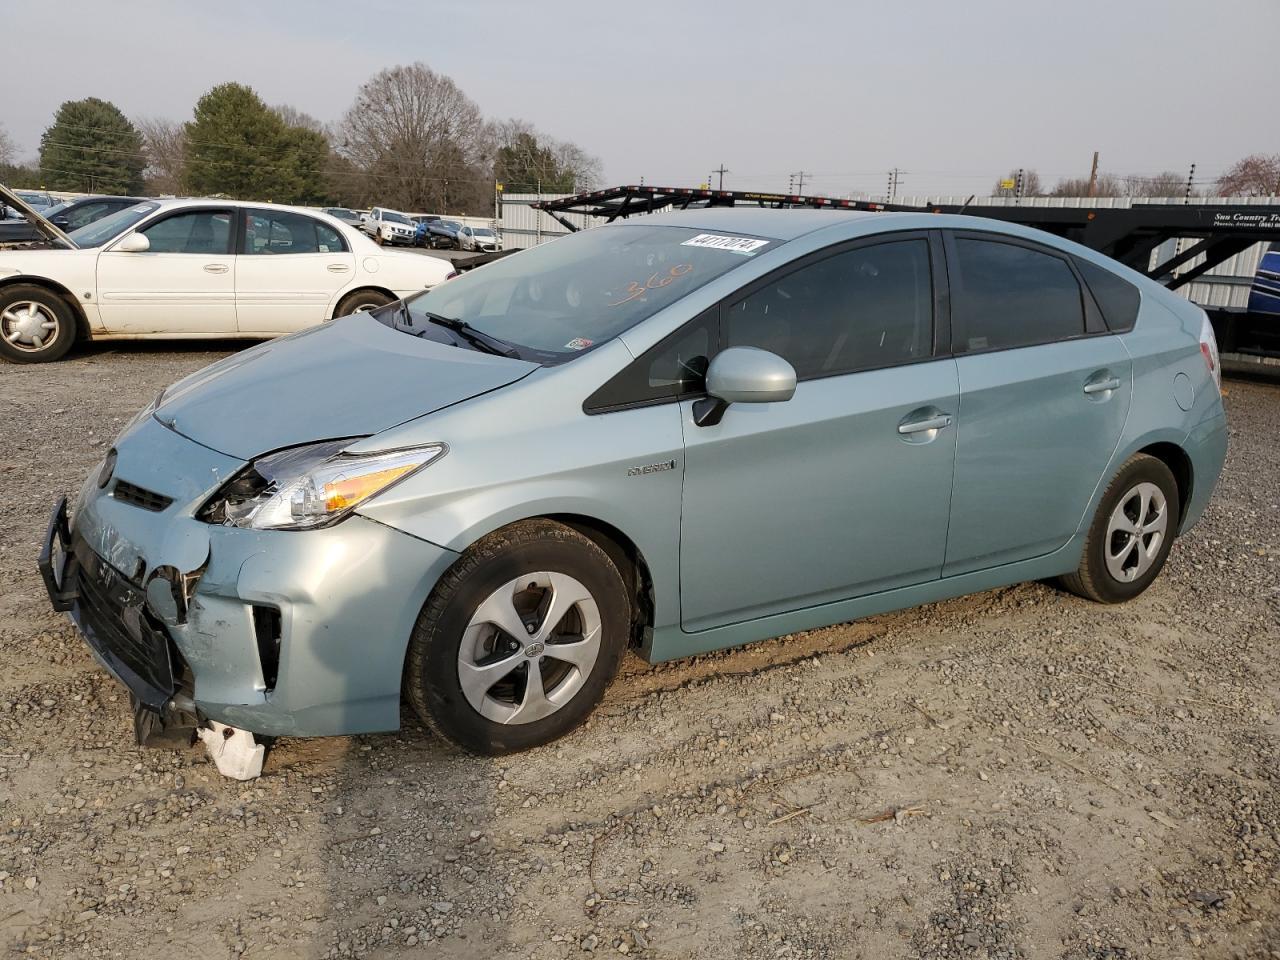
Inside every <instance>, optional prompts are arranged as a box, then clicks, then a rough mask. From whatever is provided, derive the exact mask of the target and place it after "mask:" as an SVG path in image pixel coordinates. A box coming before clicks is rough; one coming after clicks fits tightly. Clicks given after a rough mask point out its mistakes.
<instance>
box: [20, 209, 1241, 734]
mask: <svg viewBox="0 0 1280 960" xmlns="http://www.w3.org/2000/svg"><path fill="white" fill-rule="evenodd" d="M1217 360H1218V358H1217V353H1216V346H1215V343H1214V339H1213V333H1212V330H1211V328H1210V326H1209V323H1208V322H1207V318H1206V317H1205V314H1204V312H1203V311H1202V310H1201V309H1200V308H1199V307H1197V306H1195V305H1194V304H1192V303H1190V302H1189V301H1187V300H1183V299H1181V298H1179V297H1178V296H1177V295H1175V294H1172V293H1170V292H1169V291H1168V290H1166V289H1164V288H1163V287H1161V286H1160V285H1158V284H1156V283H1154V282H1153V281H1151V280H1149V279H1147V278H1146V277H1144V276H1142V275H1141V274H1138V273H1135V272H1134V271H1132V270H1129V269H1128V268H1126V267H1123V266H1121V265H1120V264H1118V263H1116V262H1114V261H1112V260H1109V259H1107V258H1106V257H1103V256H1101V255H1100V254H1098V253H1095V252H1094V251H1092V250H1089V249H1087V248H1085V247H1083V246H1080V245H1077V244H1074V243H1071V242H1068V241H1066V240H1062V239H1059V238H1056V237H1053V236H1050V235H1048V234H1045V233H1041V232H1038V231H1035V230H1031V229H1027V228H1025V227H1020V226H1017V225H1014V224H1009V223H1004V222H998V221H989V220H984V219H980V218H974V217H963V216H943V215H931V214H923V213H883V214H856V213H837V212H832V211H780V210H756V211H746V210H740V209H739V210H734V209H717V208H711V209H704V210H698V211H693V210H690V211H686V212H683V213H676V214H668V215H655V216H651V217H644V218H638V219H636V220H633V221H627V222H621V223H617V224H613V225H608V226H601V227H598V228H595V229H591V230H583V231H581V232H580V233H575V234H571V235H569V236H566V237H564V238H562V239H558V240H555V241H554V242H552V243H548V244H545V245H542V246H539V247H535V248H533V249H530V250H526V251H522V252H520V253H518V254H516V255H514V256H511V257H507V258H506V259H503V260H499V261H497V262H495V263H492V264H489V265H486V266H484V267H482V268H480V269H479V270H475V271H472V272H470V273H468V274H465V275H463V276H462V277H461V278H459V279H457V280H455V281H451V282H450V283H447V284H445V285H443V286H439V287H435V288H433V289H432V290H430V291H428V292H426V293H423V294H420V295H417V296H414V297H411V298H409V299H407V300H405V301H404V302H403V303H402V304H396V305H393V306H389V307H385V308H382V309H379V310H376V311H374V312H373V313H371V314H369V315H363V316H355V317H348V318H345V319H343V320H341V321H338V322H336V323H333V324H330V325H326V326H324V327H321V328H318V329H316V330H314V331H312V332H310V333H309V334H308V335H307V336H303V337H296V338H290V339H287V340H283V341H278V342H274V343H268V344H263V345H260V346H258V347H255V348H253V349H252V350H249V351H246V352H243V353H240V354H237V355H236V356H233V357H230V358H228V359H226V360H223V361H221V362H219V363H216V364H214V365H213V366H211V367H208V368H206V369H205V370H203V371H200V372H199V373H196V374H193V375H192V376H190V377H188V378H186V379H185V380H182V381H179V382H178V383H177V384H176V385H174V386H173V387H170V388H169V389H167V390H165V391H163V392H162V393H161V394H160V395H159V396H158V397H157V398H156V399H155V401H154V402H153V403H152V404H151V405H150V406H148V407H147V408H146V409H145V410H143V411H141V412H140V413H139V414H138V416H137V417H136V418H135V419H134V420H133V421H132V422H131V423H130V424H129V425H128V426H127V427H126V428H125V430H124V431H123V432H122V433H121V434H120V436H119V437H118V438H117V439H116V440H115V442H114V444H113V445H112V447H111V448H110V450H109V452H108V453H107V457H106V459H105V460H104V461H103V462H102V464H101V465H99V466H98V467H96V468H95V469H94V471H93V472H92V473H91V474H90V476H89V478H88V480H87V481H86V483H85V484H84V486H83V488H82V490H81V493H80V495H79V499H78V500H77V502H76V505H75V509H74V511H73V512H72V513H70V514H69V515H68V513H67V508H66V501H65V500H63V501H60V503H59V504H58V506H57V507H56V509H55V512H54V518H53V521H52V523H51V524H50V527H49V531H48V534H47V538H46V542H45V550H44V553H43V554H42V559H41V568H42V570H43V572H44V575H45V578H46V583H47V584H48V587H49V590H50V595H51V597H52V599H53V603H54V604H55V606H57V607H58V608H59V609H65V610H69V611H70V613H71V616H72V618H73V619H74V620H75V621H76V622H77V623H78V624H79V625H80V628H81V630H82V631H83V632H84V634H85V636H86V638H87V639H88V642H89V643H90V645H91V646H92V647H93V648H94V650H95V651H96V652H97V654H98V656H99V658H100V659H101V660H102V662H103V663H105V664H106V665H107V667H108V668H109V669H110V670H112V671H113V672H114V673H115V674H116V676H117V677H118V678H119V679H120V680H121V681H122V682H124V683H125V684H126V685H127V686H128V687H129V689H130V691H131V692H132V693H133V695H134V697H135V698H136V699H137V702H138V703H139V704H141V709H142V710H143V711H145V712H144V714H143V716H144V717H145V718H149V721H148V722H150V723H151V724H152V725H153V726H156V725H158V726H159V728H161V729H164V730H166V731H169V732H172V731H174V730H177V731H179V732H181V731H183V730H187V729H189V728H193V727H196V726H202V727H208V726H209V725H210V724H221V725H226V726H225V727H222V726H217V727H213V728H212V729H213V730H215V731H217V734H216V735H217V736H219V737H221V736H226V737H228V738H230V739H229V740H228V741H227V742H228V743H231V742H232V741H235V742H243V741H247V743H248V744H250V745H252V744H253V738H252V735H266V736H274V735H289V736H317V735H327V734H356V733H366V732H371V731H379V730H393V729H395V728H397V727H398V726H399V723H400V717H401V712H400V708H401V692H402V691H403V692H404V694H405V696H406V698H407V700H408V702H409V704H411V705H412V707H413V708H414V709H415V710H416V711H417V712H418V714H419V715H420V716H421V717H422V718H423V719H424V720H425V721H426V723H427V724H429V725H430V726H431V728H432V729H433V730H435V731H437V732H438V733H439V734H441V735H442V736H444V737H445V738H447V739H448V740H450V741H452V742H454V743H456V744H460V745H461V746H463V747H465V748H467V749H469V750H473V751H476V752H479V753H486V754H499V753H505V752H508V751H513V750H520V749H523V748H526V747H532V746H535V745H538V744H543V743H546V742H548V741H550V740H552V739H554V738H556V737H559V736H562V735H564V734H565V733H567V732H568V731H570V730H572V729H573V728H574V727H576V726H577V725H578V724H579V723H581V722H582V721H583V720H584V719H585V718H586V717H587V715H588V714H589V713H590V712H591V711H592V709H593V708H594V707H595V705H596V704H597V702H598V701H599V700H600V699H601V697H602V695H603V694H604V691H605V687H606V686H607V685H608V683H609V681H610V679H611V678H612V677H613V675H614V673H615V672H616V670H617V669H618V665H619V663H620V662H621V659H622V657H623V654H624V653H625V652H626V650H627V649H628V648H635V649H636V650H637V651H638V652H639V653H640V654H641V655H642V656H644V657H646V658H648V659H649V660H651V661H663V660H670V659H672V658H676V657H686V656H691V655H694V654H700V653H704V652H707V651H711V650H716V649H720V648H723V647H729V646H734V645H737V644H742V643H746V642H749V641H753V640H758V639H762V638H766V637H773V636H778V635H780V634H786V633H790V632H793V631H799V630H810V629H814V628H817V627H821V626H824V625H827V624H832V623H837V622H840V621H844V620H849V619H852V618H856V617H865V616H869V615H874V614H879V613H883V612H885V611H889V610H895V609H898V608H902V607H908V606H911V605H914V604H921V603H931V602H934V601H938V600H941V599H944V598H947V597H954V596H958V595H961V594H966V593H971V592H974V591H980V590H987V589H991V588H993V587H999V586H1003V585H1006V584H1011V583H1015V582H1018V581H1022V580H1039V579H1044V578H1052V577H1057V578H1059V582H1060V583H1061V584H1062V585H1063V586H1064V587H1065V588H1066V589H1067V590H1070V591H1072V592H1075V593H1078V594H1080V595H1082V596H1085V597H1088V598H1090V599H1092V600H1095V601H1098V602H1102V603H1115V602H1120V601H1124V600H1128V599H1130V598H1132V597H1135V596H1137V595H1138V594H1140V593H1141V592H1142V591H1144V590H1145V589H1147V587H1149V586H1150V585H1151V583H1152V581H1153V580H1154V579H1155V578H1156V576H1157V574H1158V573H1159V572H1160V570H1161V568H1162V567H1163V565H1164V563H1165V560H1166V558H1167V557H1168V556H1169V551H1170V549H1171V548H1172V546H1173V542H1174V539H1175V537H1177V536H1179V535H1180V534H1183V533H1185V532H1186V531H1187V530H1188V529H1189V528H1191V526H1192V525H1193V524H1195V522H1196V521H1197V520H1198V519H1199V518H1200V516H1201V513H1202V511H1203V510H1204V508H1205V504H1206V503H1207V502H1208V500H1209V497H1210V495H1211V493H1212V492H1213V488H1214V484H1215V482H1216V481H1217V478H1218V474H1219V471H1220V470H1221V468H1222V464H1223V459H1224V456H1225V452H1226V443H1227V430H1226V418H1225V414H1224V412H1223V405H1222V400H1221V398H1220V395H1219V391H1220V385H1219V379H1218V378H1219V373H1218V364H1217ZM319 384H323V385H324V388H323V389H324V393H323V396H322V397H321V396H319V395H318V394H317V392H316V391H317V389H318V385H319ZM64 553H65V555H67V556H69V557H70V559H69V560H66V561H64V560H62V559H60V558H61V557H62V556H63V555H64ZM144 610H145V611H146V613H145V614H144V612H143V611H144ZM1045 642H1046V644H1052V642H1053V641H1052V640H1051V639H1050V638H1046V640H1045ZM1051 652H1052V651H1051V650H1046V655H1048V654H1050V653H1051ZM207 735H208V736H213V735H214V734H207ZM219 742H221V741H219ZM227 749H228V750H231V749H232V748H231V747H228V748H227Z"/></svg>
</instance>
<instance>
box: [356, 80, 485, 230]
mask: <svg viewBox="0 0 1280 960" xmlns="http://www.w3.org/2000/svg"><path fill="white" fill-rule="evenodd" d="M338 129H339V137H340V139H339V142H338V144H337V146H338V149H339V151H340V152H341V153H343V154H344V155H345V156H346V157H347V158H348V159H349V160H351V161H352V162H353V163H354V164H355V165H356V166H357V167H358V168H360V169H361V170H362V171H364V173H365V174H366V175H367V177H368V183H369V186H370V188H371V189H372V190H374V191H376V196H377V197H378V198H379V199H378V201H377V202H379V203H382V204H386V205H387V206H394V207H400V208H402V209H406V210H439V211H442V212H443V211H457V210H465V209H467V208H468V207H472V208H473V209H479V208H480V206H481V205H482V204H484V203H487V202H488V200H489V198H491V197H492V191H493V186H492V181H491V178H490V177H489V175H488V174H489V166H488V165H489V163H490V162H491V159H492V158H491V156H489V154H488V152H487V151H488V146H489V140H488V138H487V136H486V130H485V123H484V120H483V118H482V116H481V114H480V108H479V107H478V106H476V104H475V103H474V102H473V101H472V100H471V99H470V98H469V97H467V95H466V94H464V93H463V92H462V91H461V90H460V89H459V88H458V86H457V84H455V83H454V82H453V81H452V80H451V79H449V78H448V77H446V76H443V75H441V74H438V73H436V72H435V71H434V70H432V69H430V68H429V67H427V66H426V65H425V64H422V63H415V64H413V65H411V66H407V67H392V68H390V69H387V70H383V71H382V72H381V73H378V74H376V75H375V76H374V77H372V78H371V79H370V80H368V81H367V82H366V83H365V84H364V85H363V86H362V87H360V89H359V91H358V92H357V94H356V100H355V103H353V104H352V105H351V108H350V109H349V110H347V112H346V114H345V116H344V117H343V119H342V123H341V124H340V125H339V128H338Z"/></svg>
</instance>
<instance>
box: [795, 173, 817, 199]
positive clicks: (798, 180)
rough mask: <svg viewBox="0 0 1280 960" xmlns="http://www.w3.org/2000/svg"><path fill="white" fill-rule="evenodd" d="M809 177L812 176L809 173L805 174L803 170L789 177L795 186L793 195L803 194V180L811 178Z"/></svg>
mask: <svg viewBox="0 0 1280 960" xmlns="http://www.w3.org/2000/svg"><path fill="white" fill-rule="evenodd" d="M811 176H813V174H811V173H805V172H804V171H803V170H801V171H799V172H797V173H793V174H792V175H791V177H792V182H793V183H794V184H795V193H797V194H803V193H804V178H805V177H811Z"/></svg>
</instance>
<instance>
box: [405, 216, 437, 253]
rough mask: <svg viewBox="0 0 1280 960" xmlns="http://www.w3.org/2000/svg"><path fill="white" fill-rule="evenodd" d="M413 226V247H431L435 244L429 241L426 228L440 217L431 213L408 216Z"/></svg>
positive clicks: (429, 234)
mask: <svg viewBox="0 0 1280 960" xmlns="http://www.w3.org/2000/svg"><path fill="white" fill-rule="evenodd" d="M409 219H411V220H412V221H413V222H414V224H415V226H414V228H413V245H414V246H415V247H433V246H435V244H433V243H432V242H431V233H430V230H429V229H428V228H429V227H430V226H431V224H433V223H434V222H435V221H437V220H439V219H440V218H439V217H437V216H434V215H433V214H422V215H420V216H417V217H410V218H409Z"/></svg>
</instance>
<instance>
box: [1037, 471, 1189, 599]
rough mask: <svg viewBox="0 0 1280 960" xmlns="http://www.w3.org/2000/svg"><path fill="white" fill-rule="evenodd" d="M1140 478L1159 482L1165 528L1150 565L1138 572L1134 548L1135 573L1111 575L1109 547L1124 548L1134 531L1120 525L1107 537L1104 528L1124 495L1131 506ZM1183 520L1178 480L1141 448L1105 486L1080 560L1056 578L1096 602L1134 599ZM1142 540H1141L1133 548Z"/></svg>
mask: <svg viewBox="0 0 1280 960" xmlns="http://www.w3.org/2000/svg"><path fill="white" fill-rule="evenodd" d="M1139 484H1154V485H1155V486H1156V487H1157V488H1159V490H1160V493H1161V494H1162V496H1163V498H1164V502H1165V510H1166V511H1167V513H1166V516H1165V518H1164V524H1165V526H1164V532H1163V534H1162V535H1161V538H1160V542H1159V545H1158V546H1157V547H1156V549H1155V551H1154V554H1153V555H1152V556H1151V558H1150V561H1149V562H1150V566H1148V567H1147V568H1146V569H1145V570H1143V571H1142V572H1141V573H1137V566H1136V564H1137V561H1136V560H1134V557H1135V552H1134V551H1133V550H1130V551H1129V552H1128V553H1127V554H1126V556H1127V558H1128V559H1130V560H1133V562H1134V567H1133V569H1134V571H1135V574H1136V575H1135V576H1134V577H1133V579H1129V580H1122V579H1120V578H1118V577H1117V576H1115V574H1114V573H1113V572H1112V568H1111V566H1109V565H1108V562H1107V551H1108V549H1111V550H1112V552H1113V554H1119V553H1124V552H1125V548H1126V546H1127V545H1128V544H1129V540H1131V539H1132V536H1133V535H1132V534H1126V533H1124V532H1122V531H1118V532H1117V533H1115V534H1114V535H1113V537H1108V535H1107V529H1108V526H1109V524H1110V521H1111V516H1112V514H1113V513H1114V512H1115V511H1116V509H1117V507H1118V506H1119V505H1120V504H1121V502H1122V501H1124V502H1126V504H1127V505H1128V506H1130V507H1132V506H1134V505H1135V503H1136V501H1135V499H1134V498H1135V496H1136V494H1135V493H1134V491H1136V490H1137V489H1138V485H1139ZM1181 522H1182V503H1181V500H1180V499H1179V494H1178V482H1177V480H1175V479H1174V476H1173V473H1172V471H1170V469H1169V468H1168V467H1167V466H1166V465H1165V464H1164V462H1163V461H1161V460H1159V459H1157V458H1156V457H1152V456H1148V455H1147V454H1144V453H1140V454H1137V455H1136V456H1134V457H1132V458H1131V459H1130V460H1129V461H1128V462H1127V463H1125V465H1124V466H1123V467H1121V468H1120V472H1119V473H1117V474H1116V476H1115V478H1114V479H1113V480H1112V481H1111V483H1110V484H1109V485H1108V486H1107V490H1106V492H1105V493H1104V494H1103V495H1102V500H1101V501H1100V502H1099V504H1098V512H1097V513H1096V514H1094V517H1093V522H1092V523H1091V524H1090V525H1089V534H1088V536H1087V537H1086V539H1085V544H1084V554H1083V555H1082V556H1081V558H1080V566H1079V568H1078V569H1077V570H1076V572H1075V573H1069V574H1067V575H1066V576H1063V577H1061V578H1059V581H1058V582H1059V583H1060V584H1061V586H1062V587H1063V588H1064V589H1066V590H1069V591H1070V592H1071V593H1074V594H1077V595H1078V596H1081V597H1084V598H1085V599H1088V600H1093V601H1095V602H1097V603H1123V602H1124V601H1126V600H1132V599H1133V598H1134V597H1136V596H1137V595H1138V594H1140V593H1142V591H1144V590H1146V589H1147V587H1149V586H1151V584H1152V582H1153V581H1154V580H1155V578H1156V577H1158V576H1159V575H1160V571H1161V570H1162V569H1163V568H1164V564H1165V561H1166V560H1168V559H1169V551H1170V550H1171V549H1172V548H1173V541H1174V538H1175V537H1176V536H1177V533H1178V525H1179V524H1180V523H1181ZM1144 545H1145V541H1144V543H1140V544H1138V545H1137V548H1136V549H1141V548H1142V547H1143V546H1144Z"/></svg>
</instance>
